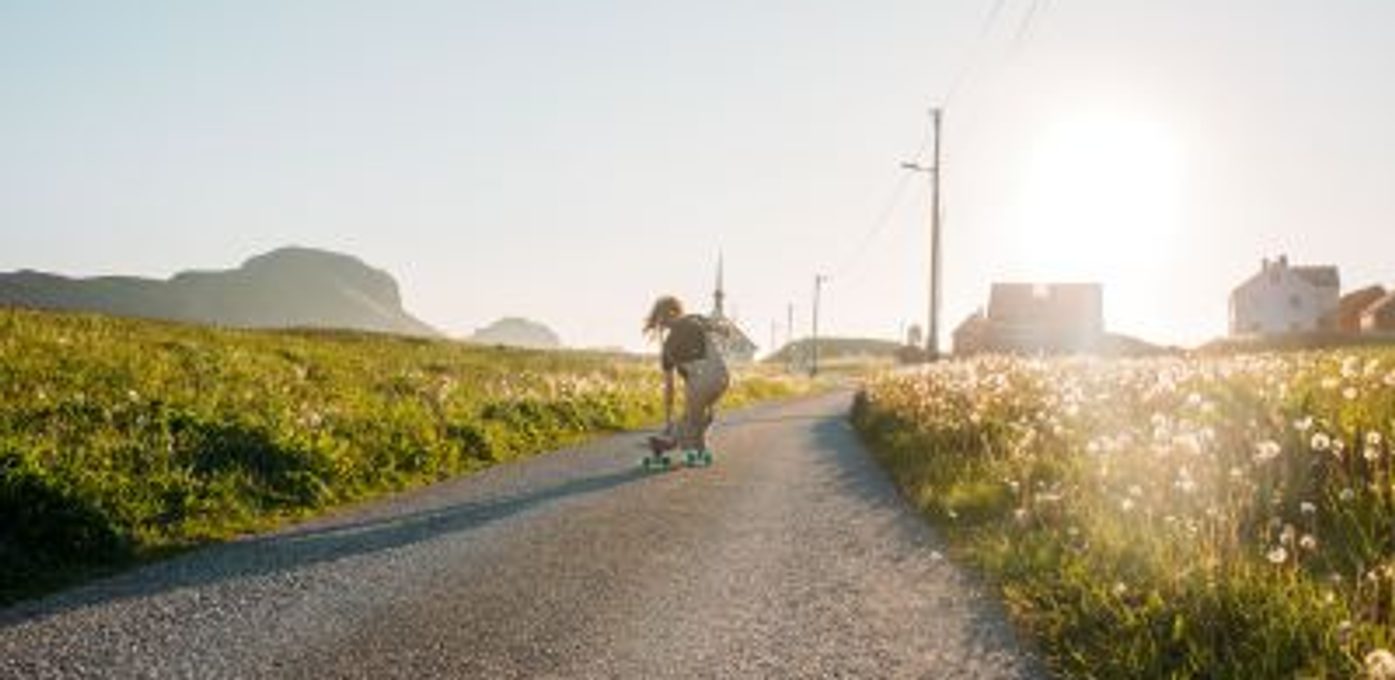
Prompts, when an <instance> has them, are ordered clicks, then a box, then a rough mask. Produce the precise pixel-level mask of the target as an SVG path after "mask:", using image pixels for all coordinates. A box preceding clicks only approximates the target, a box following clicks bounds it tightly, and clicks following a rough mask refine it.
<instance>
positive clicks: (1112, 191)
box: [1017, 111, 1181, 281]
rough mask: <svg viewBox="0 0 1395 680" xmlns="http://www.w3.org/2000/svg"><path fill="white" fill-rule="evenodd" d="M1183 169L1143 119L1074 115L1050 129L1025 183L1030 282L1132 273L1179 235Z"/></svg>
mask: <svg viewBox="0 0 1395 680" xmlns="http://www.w3.org/2000/svg"><path fill="white" fill-rule="evenodd" d="M1180 180H1181V163H1180V159H1179V152H1178V148H1177V145H1176V143H1175V142H1174V141H1173V139H1172V137H1171V135H1170V134H1169V133H1168V131H1167V129H1166V128H1164V127H1162V126H1160V125H1158V124H1157V123H1155V122H1153V121H1150V120H1148V119H1146V118H1141V117H1136V116H1129V115H1125V114H1122V113H1113V112H1103V111H1095V112H1081V113H1077V114H1075V115H1072V116H1070V117H1067V118H1063V119H1061V120H1060V121H1059V122H1058V123H1057V124H1055V125H1053V126H1051V127H1049V128H1048V129H1047V132H1046V133H1045V134H1044V135H1043V136H1042V137H1041V138H1040V140H1039V142H1038V143H1037V144H1036V145H1035V147H1034V149H1033V153H1032V155H1031V158H1030V160H1029V162H1028V163H1027V165H1026V175H1025V177H1024V186H1023V195H1022V198H1023V200H1022V202H1021V207H1022V212H1021V219H1020V223H1019V230H1018V234H1017V237H1018V238H1017V246H1018V260H1019V262H1020V263H1021V264H1022V265H1024V268H1025V269H1028V270H1030V272H1031V273H1032V275H1035V276H1039V277H1048V278H1055V279H1089V280H1096V281H1105V280H1108V279H1110V278H1112V277H1117V276H1128V275H1131V274H1139V273H1142V272H1140V268H1143V269H1148V268H1149V266H1150V263H1156V262H1158V261H1159V255H1161V254H1163V252H1164V251H1168V250H1170V249H1171V247H1172V246H1173V245H1174V241H1175V239H1176V238H1177V237H1178V235H1179V223H1180V220H1179V218H1178V215H1179V201H1180V200H1181V196H1180V183H1181V182H1180Z"/></svg>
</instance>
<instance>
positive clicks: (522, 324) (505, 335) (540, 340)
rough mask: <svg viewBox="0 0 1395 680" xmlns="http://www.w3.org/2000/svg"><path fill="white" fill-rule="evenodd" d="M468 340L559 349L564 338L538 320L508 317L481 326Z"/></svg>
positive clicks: (481, 342) (489, 343)
mask: <svg viewBox="0 0 1395 680" xmlns="http://www.w3.org/2000/svg"><path fill="white" fill-rule="evenodd" d="M468 340H469V341H470V342H474V343H479V344H481V345H504V346H507V347H523V348H526V349H559V348H561V347H562V339H561V338H559V337H558V336H557V334H556V333H554V332H553V331H552V329H551V328H548V327H547V326H544V325H543V324H541V323H538V322H537V321H532V320H529V319H522V318H518V317H508V318H504V319H499V320H498V321H495V322H494V323H492V324H489V325H488V326H485V327H484V328H481V329H479V330H477V331H475V333H474V334H473V335H471V336H470V337H469V338H468Z"/></svg>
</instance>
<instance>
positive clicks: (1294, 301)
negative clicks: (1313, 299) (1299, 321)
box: [1288, 293, 1303, 309]
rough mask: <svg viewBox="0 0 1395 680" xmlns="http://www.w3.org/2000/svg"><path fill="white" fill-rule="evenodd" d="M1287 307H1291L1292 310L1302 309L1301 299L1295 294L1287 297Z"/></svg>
mask: <svg viewBox="0 0 1395 680" xmlns="http://www.w3.org/2000/svg"><path fill="white" fill-rule="evenodd" d="M1288 306H1290V307H1292V308H1294V309H1298V308H1300V307H1302V306H1303V298H1301V297H1299V296H1298V294H1297V293H1294V294H1293V295H1290V296H1288Z"/></svg>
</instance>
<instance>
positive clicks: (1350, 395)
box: [1342, 387, 1358, 401]
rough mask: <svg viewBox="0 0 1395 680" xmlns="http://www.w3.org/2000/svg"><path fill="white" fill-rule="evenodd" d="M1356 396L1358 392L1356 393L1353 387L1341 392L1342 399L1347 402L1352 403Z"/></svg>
mask: <svg viewBox="0 0 1395 680" xmlns="http://www.w3.org/2000/svg"><path fill="white" fill-rule="evenodd" d="M1357 394H1358V392H1357V391H1356V388H1355V387H1348V388H1346V389H1344V390H1342V397H1343V398H1345V399H1346V400H1347V401H1352V400H1354V399H1356V395H1357Z"/></svg>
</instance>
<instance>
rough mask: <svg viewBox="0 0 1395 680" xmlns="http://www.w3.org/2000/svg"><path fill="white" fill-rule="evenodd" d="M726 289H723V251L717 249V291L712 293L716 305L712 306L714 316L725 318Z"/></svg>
mask: <svg viewBox="0 0 1395 680" xmlns="http://www.w3.org/2000/svg"><path fill="white" fill-rule="evenodd" d="M726 297H727V294H726V291H724V290H723V289H722V251H720V250H719V251H717V291H716V292H715V293H713V294H712V298H713V301H714V305H713V307H712V316H713V318H717V319H720V318H723V317H724V316H725V312H724V311H723V310H722V302H723V301H724V300H725V299H726Z"/></svg>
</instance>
